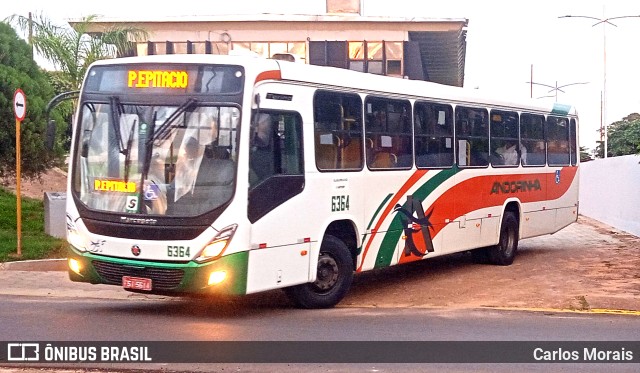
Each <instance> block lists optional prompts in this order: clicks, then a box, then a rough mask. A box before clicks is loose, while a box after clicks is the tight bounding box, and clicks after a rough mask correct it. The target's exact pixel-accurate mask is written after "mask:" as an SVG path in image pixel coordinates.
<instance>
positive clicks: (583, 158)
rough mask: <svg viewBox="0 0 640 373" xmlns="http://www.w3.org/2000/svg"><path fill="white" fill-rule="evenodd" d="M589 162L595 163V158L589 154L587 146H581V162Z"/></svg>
mask: <svg viewBox="0 0 640 373" xmlns="http://www.w3.org/2000/svg"><path fill="white" fill-rule="evenodd" d="M589 161H593V158H591V154H589V152H588V150H587V147H585V146H581V147H580V162H589Z"/></svg>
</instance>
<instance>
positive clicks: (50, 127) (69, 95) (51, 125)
mask: <svg viewBox="0 0 640 373" xmlns="http://www.w3.org/2000/svg"><path fill="white" fill-rule="evenodd" d="M79 96H80V91H69V92H63V93H60V94H59V95H57V96H55V97H54V98H52V99H51V101H49V103H48V104H47V107H46V109H45V113H46V118H47V132H46V138H45V145H46V147H47V149H49V150H53V146H54V143H55V138H56V121H55V120H53V119H51V111H53V109H55V108H56V107H57V106H58V105H59V104H60V103H61V102H63V101H66V100H73V99H76V98H78V97H79Z"/></svg>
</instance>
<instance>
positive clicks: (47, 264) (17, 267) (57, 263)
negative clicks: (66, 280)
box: [0, 258, 67, 272]
mask: <svg viewBox="0 0 640 373" xmlns="http://www.w3.org/2000/svg"><path fill="white" fill-rule="evenodd" d="M0 270H2V271H43V272H46V271H66V270H67V259H65V258H63V259H41V260H20V261H15V262H4V263H0Z"/></svg>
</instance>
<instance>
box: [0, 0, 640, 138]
mask: <svg viewBox="0 0 640 373" xmlns="http://www.w3.org/2000/svg"><path fill="white" fill-rule="evenodd" d="M78 4H82V6H81V7H78V6H77V5H78ZM363 4H364V5H363V10H364V12H363V13H364V15H365V16H402V17H426V18H467V19H468V20H469V25H468V27H467V56H466V67H465V87H466V88H471V89H476V88H477V89H479V90H481V91H482V92H487V93H488V94H493V93H498V94H500V95H506V96H507V97H514V98H515V97H523V98H526V97H530V96H531V95H532V96H533V98H534V99H536V100H539V101H540V103H549V104H552V103H553V102H554V101H555V100H556V97H555V93H556V91H555V90H554V89H552V88H549V87H546V86H545V85H549V86H552V87H556V86H557V87H559V88H561V89H562V91H564V92H560V91H557V101H558V102H562V103H567V104H571V105H574V106H575V107H576V108H577V110H578V114H579V116H580V142H581V145H582V146H585V147H587V148H589V149H594V148H595V146H596V143H595V142H596V141H597V140H599V135H598V130H599V128H600V124H601V119H600V118H601V112H602V109H601V107H602V106H603V105H602V101H603V100H602V97H603V96H604V97H605V100H604V101H605V105H604V108H605V114H606V123H613V122H615V121H619V120H621V119H622V118H624V117H626V116H627V115H629V114H631V113H636V112H638V113H640V92H639V90H640V89H639V88H640V69H639V68H638V61H640V59H639V58H638V57H639V56H640V50H639V48H638V42H637V35H640V18H622V19H615V20H611V22H612V23H614V24H615V25H616V26H617V27H615V26H612V25H610V24H607V23H600V24H598V25H595V26H594V24H595V23H597V22H598V21H597V20H593V19H587V18H579V17H572V18H559V17H560V16H565V15H572V16H587V17H595V18H597V19H607V18H612V17H620V16H640V2H634V1H629V0H608V1H606V5H605V2H604V1H602V0H591V1H584V0H530V1H516V0H485V1H480V0H446V1H441V0H439V1H433V0H421V1H416V0H392V1H389V0H363ZM325 11H326V3H325V0H235V1H220V0H209V1H203V0H180V1H177V2H175V3H170V2H158V1H142V0H138V1H131V0H109V1H87V2H82V3H78V2H76V1H75V0H69V1H67V0H59V1H56V2H51V1H50V0H23V1H19V2H7V1H5V2H4V4H3V6H2V8H1V9H0V19H4V18H5V17H7V16H10V15H12V14H21V15H25V16H26V15H27V14H28V12H32V13H42V14H44V15H46V16H47V17H48V18H50V19H51V20H54V21H56V22H59V23H60V24H61V25H64V24H65V21H66V20H68V19H74V18H80V17H82V16H86V15H90V14H99V15H103V16H106V17H119V18H120V17H128V16H131V17H132V18H135V16H136V15H143V16H145V17H150V16H151V17H153V16H157V17H164V16H178V15H217V14H248V13H275V14H324V13H325ZM605 56H606V63H605ZM605 67H606V68H605ZM532 76H533V79H532ZM605 78H606V79H605ZM605 80H606V85H605ZM531 81H533V82H534V83H538V84H533V86H532V85H531V84H530V83H527V82H531ZM576 83H585V84H576ZM565 85H566V86H565ZM563 86H564V88H562V87H563ZM605 87H606V90H605V89H604V88H605ZM532 88H533V92H531V91H532ZM603 91H605V92H606V94H605V95H603ZM544 96H551V97H544Z"/></svg>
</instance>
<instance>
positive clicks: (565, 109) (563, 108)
mask: <svg viewBox="0 0 640 373" xmlns="http://www.w3.org/2000/svg"><path fill="white" fill-rule="evenodd" d="M569 110H571V105H565V104H559V103H557V102H556V103H555V104H553V110H551V114H559V115H567V114H569Z"/></svg>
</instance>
